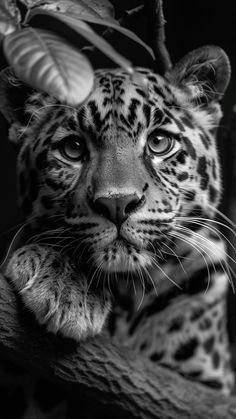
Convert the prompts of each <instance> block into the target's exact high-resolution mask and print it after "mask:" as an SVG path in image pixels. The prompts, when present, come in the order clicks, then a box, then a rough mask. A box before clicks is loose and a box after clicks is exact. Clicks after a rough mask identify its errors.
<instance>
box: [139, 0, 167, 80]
mask: <svg viewBox="0 0 236 419" xmlns="http://www.w3.org/2000/svg"><path fill="white" fill-rule="evenodd" d="M145 8H146V13H147V18H148V28H149V39H148V44H149V45H150V47H151V48H152V49H153V51H154V54H155V56H156V66H157V71H158V73H159V74H162V75H163V74H164V73H165V72H166V71H167V70H168V69H170V68H171V66H172V64H171V59H170V55H169V52H168V50H167V48H166V45H165V19H164V13H163V1H162V0H146V1H145Z"/></svg>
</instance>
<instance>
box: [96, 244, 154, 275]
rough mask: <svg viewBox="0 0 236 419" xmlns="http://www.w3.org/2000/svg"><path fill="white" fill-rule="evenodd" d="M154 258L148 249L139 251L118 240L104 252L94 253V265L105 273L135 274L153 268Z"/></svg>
mask: <svg viewBox="0 0 236 419" xmlns="http://www.w3.org/2000/svg"><path fill="white" fill-rule="evenodd" d="M152 257H153V256H152V255H151V252H149V251H147V250H146V249H139V248H136V247H134V246H133V245H131V244H129V243H127V242H125V241H124V240H122V239H116V240H115V241H113V242H112V243H111V244H110V245H109V246H106V247H105V248H104V249H103V250H100V251H99V252H95V253H94V255H93V263H94V265H95V266H96V268H97V269H100V270H101V271H103V272H105V273H125V272H127V273H128V272H132V273H135V272H138V271H140V269H142V268H146V267H149V266H151V265H152Z"/></svg>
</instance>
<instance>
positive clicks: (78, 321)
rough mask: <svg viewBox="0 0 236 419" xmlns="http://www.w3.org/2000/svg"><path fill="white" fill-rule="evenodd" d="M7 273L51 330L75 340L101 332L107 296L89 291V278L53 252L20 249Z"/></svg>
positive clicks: (24, 301)
mask: <svg viewBox="0 0 236 419" xmlns="http://www.w3.org/2000/svg"><path fill="white" fill-rule="evenodd" d="M5 274H6V276H7V277H9V279H10V281H11V282H12V284H13V285H14V287H15V289H16V290H17V291H18V292H19V294H20V296H21V298H22V301H23V303H24V304H25V305H26V307H27V308H28V309H30V310H31V311H32V312H33V313H34V315H35V317H36V319H37V321H38V322H39V323H40V324H44V325H46V327H47V329H48V331H50V332H53V333H60V334H62V335H63V336H66V337H69V338H73V339H75V340H81V339H85V338H86V337H88V336H91V335H95V334H98V333H100V332H101V330H102V328H103V326H104V324H105V321H106V318H107V315H108V313H109V309H110V301H109V298H108V296H107V295H105V294H104V292H102V291H101V290H100V291H99V290H96V293H93V292H92V291H91V289H88V282H87V279H86V277H85V276H84V275H83V274H82V273H78V272H76V271H75V269H74V268H73V267H72V265H71V263H70V261H69V259H68V258H67V257H65V256H63V257H62V256H61V255H60V254H59V253H57V252H56V251H55V250H54V249H52V248H50V247H44V246H39V245H27V246H24V247H22V248H20V249H18V250H17V251H15V252H14V254H13V256H12V257H11V259H10V261H9V263H8V266H7V268H6V272H5Z"/></svg>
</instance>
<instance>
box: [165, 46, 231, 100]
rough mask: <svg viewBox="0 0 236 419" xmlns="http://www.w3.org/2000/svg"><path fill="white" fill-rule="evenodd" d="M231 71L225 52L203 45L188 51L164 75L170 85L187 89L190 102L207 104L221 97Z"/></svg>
mask: <svg viewBox="0 0 236 419" xmlns="http://www.w3.org/2000/svg"><path fill="white" fill-rule="evenodd" d="M230 73H231V71H230V63H229V59H228V57H227V55H226V54H225V52H224V51H223V50H222V49H221V48H219V47H216V46H205V47H201V48H198V49H196V50H194V51H192V52H190V53H189V54H187V55H186V56H185V57H184V58H182V60H180V61H179V62H178V63H177V64H176V65H175V66H174V67H173V68H172V69H171V70H169V71H168V72H167V73H166V74H165V77H166V78H167V80H169V81H170V82H171V83H172V84H174V85H176V86H178V87H182V88H184V89H187V91H188V92H189V94H190V97H191V100H192V101H195V102H196V103H197V104H202V105H203V104H205V105H206V104H209V103H211V102H213V101H219V100H221V98H222V97H223V95H224V92H225V90H226V88H227V86H228V83H229V79H230Z"/></svg>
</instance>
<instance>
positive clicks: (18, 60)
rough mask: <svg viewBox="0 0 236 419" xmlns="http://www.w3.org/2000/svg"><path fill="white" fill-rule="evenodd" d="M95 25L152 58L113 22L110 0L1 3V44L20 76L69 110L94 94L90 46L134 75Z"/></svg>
mask: <svg viewBox="0 0 236 419" xmlns="http://www.w3.org/2000/svg"><path fill="white" fill-rule="evenodd" d="M93 24H95V25H96V27H99V28H100V27H101V28H102V29H104V31H106V30H107V28H109V29H110V30H112V31H117V32H120V33H122V34H123V35H124V36H126V37H127V38H129V39H131V40H132V41H135V42H137V43H139V45H140V46H142V47H143V48H146V49H147V51H148V52H149V53H150V54H151V55H152V57H153V52H152V50H151V48H149V47H148V46H147V45H146V44H145V43H144V42H143V41H142V40H141V39H140V38H138V37H137V36H136V35H135V34H134V33H133V32H131V31H129V30H127V29H125V28H124V27H121V26H120V24H119V22H118V21H117V20H115V19H114V10H113V6H112V5H111V3H110V2H109V1H108V0H89V1H86V3H85V1H83V0H78V1H76V0H59V1H56V0H47V1H43V0H18V1H17V0H0V39H2V41H3V51H4V54H5V57H6V59H7V61H8V62H9V64H10V65H11V66H12V67H13V69H14V71H15V73H16V75H17V76H18V77H19V78H20V79H21V80H23V81H25V82H26V83H28V84H30V85H31V86H33V87H35V88H37V89H40V90H44V91H46V92H47V93H49V94H51V95H53V96H55V97H56V98H57V99H58V100H60V101H61V102H64V103H67V104H69V105H77V104H79V103H82V102H83V101H84V100H85V99H86V97H87V96H88V95H89V94H90V92H91V90H92V88H93V83H94V72H93V68H92V65H91V63H90V61H89V59H88V58H87V56H86V55H85V51H86V49H85V48H84V47H85V46H86V45H88V44H89V45H90V46H91V45H92V46H93V47H96V48H97V49H98V50H100V51H101V52H102V53H103V54H105V55H106V56H108V57H109V58H110V59H111V60H112V61H113V62H114V63H116V64H118V66H120V67H123V68H124V69H125V70H126V71H128V72H129V73H130V75H131V76H134V75H135V74H134V73H135V72H134V69H133V66H132V63H131V62H130V61H129V60H127V59H126V58H125V57H123V56H122V55H120V54H119V53H118V52H117V51H116V50H115V49H114V48H113V47H112V46H111V45H110V44H109V43H108V42H107V41H106V40H105V39H104V37H102V36H101V35H99V34H98V33H97V32H95V31H94V29H93V28H92V25H93ZM139 82H140V83H141V84H143V85H144V84H145V81H144V80H139Z"/></svg>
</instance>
